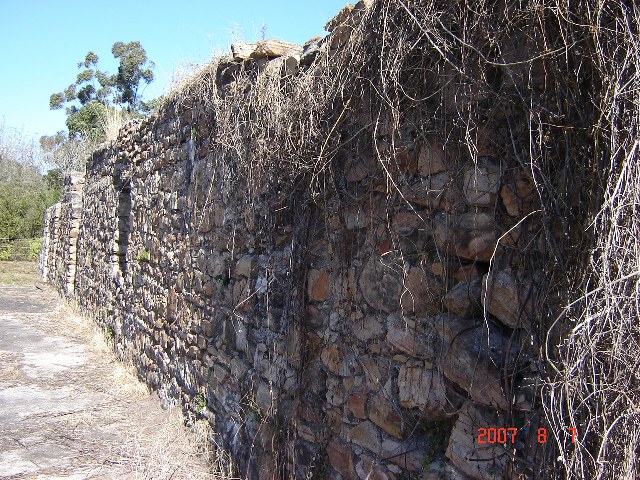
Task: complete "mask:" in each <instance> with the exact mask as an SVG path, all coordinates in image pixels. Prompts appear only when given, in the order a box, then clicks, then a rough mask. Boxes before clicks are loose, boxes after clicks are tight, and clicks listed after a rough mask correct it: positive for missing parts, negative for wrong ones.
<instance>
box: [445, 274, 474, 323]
mask: <svg viewBox="0 0 640 480" xmlns="http://www.w3.org/2000/svg"><path fill="white" fill-rule="evenodd" d="M481 294H482V280H481V279H479V278H476V279H474V280H471V281H469V282H460V283H458V284H457V285H456V286H455V287H453V288H452V289H451V290H449V292H447V294H446V295H445V296H444V299H443V303H444V306H445V308H446V309H447V310H448V311H449V312H451V313H453V314H454V315H457V316H458V317H462V318H473V317H477V316H479V315H482V302H481V299H480V296H481Z"/></svg>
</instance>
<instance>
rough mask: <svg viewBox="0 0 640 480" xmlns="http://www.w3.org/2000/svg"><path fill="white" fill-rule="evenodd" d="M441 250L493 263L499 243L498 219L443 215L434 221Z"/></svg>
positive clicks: (465, 214) (435, 235)
mask: <svg viewBox="0 0 640 480" xmlns="http://www.w3.org/2000/svg"><path fill="white" fill-rule="evenodd" d="M434 224H435V227H434V232H433V233H434V238H435V240H436V244H437V245H438V248H440V249H442V250H443V251H444V252H446V253H449V254H451V255H457V256H459V257H462V258H465V259H468V260H481V261H485V262H486V261H489V260H490V259H491V256H492V255H493V252H494V250H495V247H496V243H497V241H498V233H497V229H496V224H495V219H494V217H493V216H492V215H489V214H488V213H477V212H469V213H464V214H450V215H449V214H446V213H442V214H439V215H437V216H436V218H435V219H434Z"/></svg>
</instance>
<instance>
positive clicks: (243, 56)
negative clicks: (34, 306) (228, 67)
mask: <svg viewBox="0 0 640 480" xmlns="http://www.w3.org/2000/svg"><path fill="white" fill-rule="evenodd" d="M231 54H232V55H233V59H234V60H238V61H244V60H248V59H250V58H252V59H254V60H259V59H261V58H275V57H282V56H285V55H297V56H298V57H299V56H300V55H302V47H301V46H300V45H296V44H295V43H289V42H283V41H282V40H273V39H270V40H263V41H260V42H255V43H246V42H242V43H234V44H232V45H231Z"/></svg>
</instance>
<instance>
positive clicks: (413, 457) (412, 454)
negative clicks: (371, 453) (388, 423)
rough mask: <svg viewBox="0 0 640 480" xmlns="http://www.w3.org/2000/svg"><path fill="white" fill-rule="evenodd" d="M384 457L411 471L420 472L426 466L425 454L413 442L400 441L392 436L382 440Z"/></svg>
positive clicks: (382, 454)
mask: <svg viewBox="0 0 640 480" xmlns="http://www.w3.org/2000/svg"><path fill="white" fill-rule="evenodd" d="M381 456H382V457H383V458H386V459H388V461H389V462H391V463H393V464H395V465H398V466H399V467H400V468H403V469H405V470H408V471H410V472H419V471H421V470H422V469H423V468H424V454H423V453H422V451H421V450H420V448H419V447H418V446H417V445H415V444H413V443H412V442H409V441H407V442H399V441H397V440H395V439H392V438H386V439H384V440H383V441H382V453H381Z"/></svg>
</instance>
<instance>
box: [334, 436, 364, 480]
mask: <svg viewBox="0 0 640 480" xmlns="http://www.w3.org/2000/svg"><path fill="white" fill-rule="evenodd" d="M327 456H328V457H329V462H330V463H331V466H332V467H333V468H335V469H336V471H337V472H338V473H339V474H340V475H342V477H343V478H345V479H348V480H357V479H358V476H357V474H356V470H355V463H354V453H353V450H351V448H350V447H348V446H345V445H342V444H341V443H340V442H338V441H337V440H335V439H334V440H331V441H330V442H329V444H328V445H327Z"/></svg>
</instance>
